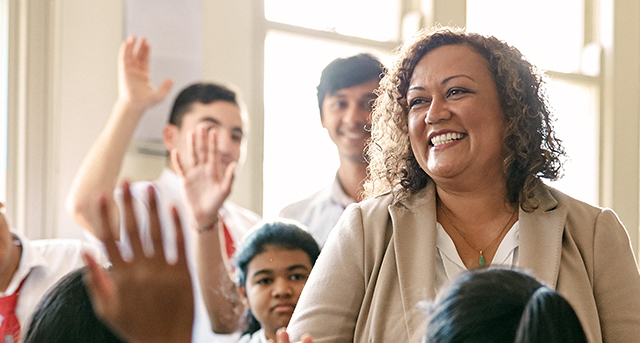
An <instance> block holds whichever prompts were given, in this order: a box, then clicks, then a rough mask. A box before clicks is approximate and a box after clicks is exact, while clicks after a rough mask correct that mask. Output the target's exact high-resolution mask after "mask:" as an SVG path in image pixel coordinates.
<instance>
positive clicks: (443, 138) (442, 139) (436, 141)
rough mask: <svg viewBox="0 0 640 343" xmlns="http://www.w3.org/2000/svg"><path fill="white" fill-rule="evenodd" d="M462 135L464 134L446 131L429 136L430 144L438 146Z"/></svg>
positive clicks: (460, 137) (455, 139)
mask: <svg viewBox="0 0 640 343" xmlns="http://www.w3.org/2000/svg"><path fill="white" fill-rule="evenodd" d="M463 137H464V134H462V133H457V132H448V133H445V134H442V135H439V136H435V137H433V138H431V145H433V146H438V145H442V144H447V143H451V142H453V141H457V140H459V139H462V138H463Z"/></svg>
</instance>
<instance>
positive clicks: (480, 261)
mask: <svg viewBox="0 0 640 343" xmlns="http://www.w3.org/2000/svg"><path fill="white" fill-rule="evenodd" d="M438 200H439V199H438ZM438 204H439V205H440V207H441V208H442V213H444V216H445V217H447V220H448V221H449V223H451V226H453V228H454V229H455V230H456V232H458V234H459V235H460V237H462V239H464V241H465V242H467V244H468V245H469V246H470V247H471V248H473V250H476V251H478V253H479V254H480V257H478V266H480V267H484V266H485V264H486V261H485V259H484V251H486V250H487V249H489V248H490V247H492V246H493V244H494V243H495V242H497V241H498V239H499V238H500V237H501V236H502V234H503V233H504V232H505V230H507V228H508V227H509V223H511V220H513V217H514V216H515V215H516V212H517V211H514V212H513V213H512V214H511V217H509V220H508V221H507V224H505V226H504V228H502V230H500V233H498V236H496V238H494V239H493V240H492V241H491V243H489V244H488V245H487V246H486V247H484V249H478V248H476V246H475V245H473V244H471V242H469V240H468V239H467V237H465V236H464V235H463V234H462V232H461V231H460V229H458V227H457V226H456V224H454V223H453V220H451V217H450V216H449V213H448V212H451V211H450V210H449V208H448V207H447V206H446V205H445V204H444V203H442V201H438Z"/></svg>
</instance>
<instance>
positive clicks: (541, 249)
mask: <svg viewBox="0 0 640 343" xmlns="http://www.w3.org/2000/svg"><path fill="white" fill-rule="evenodd" d="M536 197H538V199H539V200H540V206H539V207H538V208H537V209H536V210H535V211H533V212H529V213H528V212H524V211H523V210H522V209H520V213H519V215H520V219H519V220H520V248H519V250H520V252H519V254H520V256H519V263H518V264H519V267H520V268H523V269H524V270H526V271H530V272H531V273H532V274H533V275H534V276H535V277H536V278H538V279H539V280H541V281H543V282H545V283H546V284H548V285H549V286H550V287H552V288H555V287H556V283H557V281H558V271H559V269H560V255H561V252H562V233H563V231H564V224H565V221H566V219H567V208H566V207H563V206H558V202H557V201H556V200H555V199H554V198H553V196H551V194H550V193H549V191H548V190H547V188H546V187H545V186H542V187H540V189H539V191H538V192H537V194H536Z"/></svg>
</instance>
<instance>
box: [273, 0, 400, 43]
mask: <svg viewBox="0 0 640 343" xmlns="http://www.w3.org/2000/svg"><path fill="white" fill-rule="evenodd" d="M399 10H400V1H399V0H322V1H317V0H264V11H265V17H266V18H267V20H270V21H275V22H279V23H285V24H290V25H296V26H302V27H306V28H311V29H316V30H324V31H331V32H337V33H340V34H343V35H348V36H356V37H362V38H368V39H373V40H378V41H382V42H386V41H395V40H397V39H398V30H399V27H400V14H399Z"/></svg>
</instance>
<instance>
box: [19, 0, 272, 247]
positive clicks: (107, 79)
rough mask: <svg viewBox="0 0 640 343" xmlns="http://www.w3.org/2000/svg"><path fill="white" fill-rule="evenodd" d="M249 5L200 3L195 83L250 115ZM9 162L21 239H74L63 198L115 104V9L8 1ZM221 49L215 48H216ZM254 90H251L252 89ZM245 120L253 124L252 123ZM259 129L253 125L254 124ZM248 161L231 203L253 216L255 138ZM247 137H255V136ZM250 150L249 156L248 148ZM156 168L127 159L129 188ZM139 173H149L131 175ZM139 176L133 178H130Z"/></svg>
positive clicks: (118, 7) (118, 32) (147, 160)
mask: <svg viewBox="0 0 640 343" xmlns="http://www.w3.org/2000/svg"><path fill="white" fill-rule="evenodd" d="M253 3H254V2H253V1H238V2H236V1H223V0H206V1H203V2H202V9H203V22H204V28H203V30H204V45H205V46H204V54H205V61H206V62H205V68H204V79H205V80H211V81H221V82H226V83H231V84H235V85H236V86H238V87H239V88H240V89H241V90H242V92H243V94H244V97H245V101H246V102H247V105H248V109H249V113H250V115H251V117H257V118H258V119H259V118H261V113H257V112H256V111H255V110H254V108H261V106H262V105H261V104H257V105H256V104H255V103H254V96H253V90H254V88H255V87H254V84H253V70H252V67H251V66H252V64H253V59H254V57H253V53H252V47H253V46H254V44H253V42H252V37H253V31H252V30H253V26H252V22H253V17H252V13H254V9H253V8H252V4H253ZM10 6H11V17H12V22H11V23H10V26H11V28H12V31H11V32H10V36H11V38H10V49H11V51H12V52H11V57H10V64H11V65H10V70H17V71H16V72H13V73H12V75H13V76H12V80H10V84H11V85H13V86H15V87H14V89H17V90H18V91H15V92H13V93H12V94H10V100H9V104H10V105H9V107H10V131H11V133H10V137H9V140H10V148H9V149H10V151H14V152H15V153H14V154H13V155H10V157H9V160H10V167H9V168H10V170H9V176H8V177H9V184H10V185H9V187H8V190H7V193H8V194H7V203H8V204H9V207H8V217H9V220H10V222H11V223H12V224H13V226H14V227H17V228H18V229H19V230H22V231H24V232H26V233H27V234H28V235H29V236H30V237H33V238H40V237H79V236H81V233H80V230H79V228H78V227H77V226H76V225H75V224H74V223H73V221H72V220H71V219H70V217H69V216H68V214H67V213H66V211H65V206H64V203H65V198H66V196H67V193H68V190H69V187H70V185H71V182H72V180H73V177H74V175H75V172H76V170H77V168H78V167H79V165H80V163H81V161H82V159H83V157H84V155H85V154H86V152H87V151H88V149H89V147H90V146H91V144H92V143H93V141H94V139H95V138H96V137H97V135H98V133H99V132H100V130H101V129H102V126H103V125H104V123H105V121H106V119H107V117H108V115H109V113H110V111H111V106H112V104H113V102H114V101H115V99H116V96H117V75H116V72H117V69H116V68H117V64H116V63H117V60H116V59H117V53H118V48H119V45H120V43H121V41H122V39H123V37H122V35H123V33H122V32H123V4H122V1H111V0H109V1H55V2H24V1H19V0H11V2H10ZM221 47H223V48H221ZM258 88H260V89H261V86H260V87H258ZM252 119H253V118H252ZM254 125H256V126H260V125H261V124H260V121H259V120H256V123H255V124H254ZM249 136H250V137H249V139H250V143H249V156H248V158H247V162H246V163H245V167H244V168H243V170H242V172H241V173H240V174H239V175H238V176H237V178H236V183H235V186H234V189H233V193H232V199H233V200H234V201H236V202H238V203H239V204H241V205H243V206H245V207H248V208H251V209H253V210H255V211H257V212H259V211H260V210H261V199H262V194H261V190H262V185H261V182H262V181H261V177H258V176H259V175H261V173H260V170H261V169H262V168H261V163H262V162H261V161H262V158H261V156H262V153H261V149H260V147H261V145H260V142H261V141H262V139H261V130H254V131H252V132H251V133H250V135H249ZM253 136H258V138H255V139H254V137H253ZM256 147H257V148H256ZM163 163H164V162H163V161H162V160H158V159H157V158H156V159H154V158H152V157H149V156H141V155H136V154H135V153H130V154H129V155H128V156H127V160H126V166H125V167H126V168H128V169H127V170H134V172H131V173H130V174H129V175H128V176H129V177H131V178H133V179H134V180H137V179H143V178H148V177H149V176H152V175H154V174H155V173H156V172H153V171H151V172H150V170H154V169H155V170H157V171H159V170H160V169H161V168H162V165H163ZM140 166H150V167H147V168H144V169H142V168H140ZM135 171H141V172H135Z"/></svg>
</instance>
